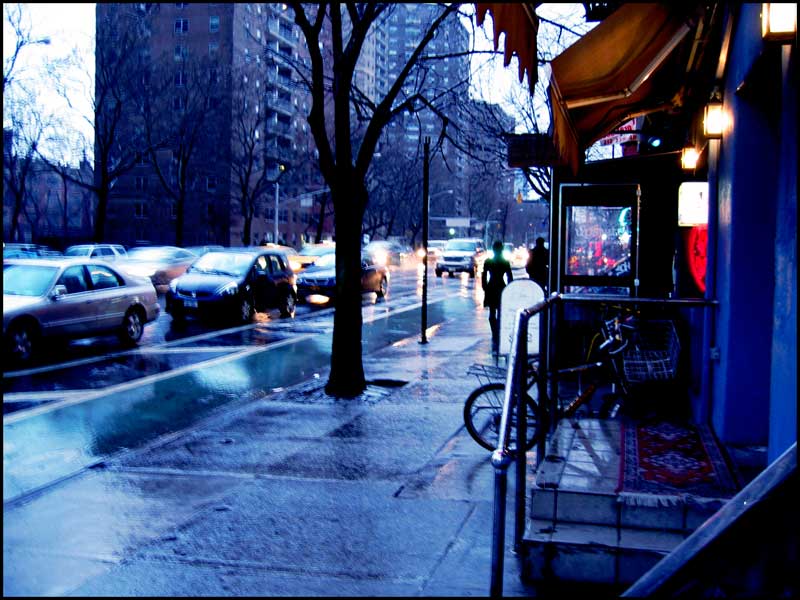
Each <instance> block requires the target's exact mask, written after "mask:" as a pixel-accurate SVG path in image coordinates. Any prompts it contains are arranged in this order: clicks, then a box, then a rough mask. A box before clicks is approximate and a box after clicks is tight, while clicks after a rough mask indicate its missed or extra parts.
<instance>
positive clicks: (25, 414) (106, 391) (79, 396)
mask: <svg viewBox="0 0 800 600" xmlns="http://www.w3.org/2000/svg"><path fill="white" fill-rule="evenodd" d="M446 299H447V297H444V298H438V299H436V300H433V301H429V302H428V304H435V303H438V302H442V301H444V300H446ZM421 305H422V303H421V302H420V303H419V304H415V305H412V306H407V307H404V308H400V309H397V310H387V311H385V312H383V313H381V314H379V315H373V316H372V317H368V318H367V319H365V320H364V322H365V323H371V322H374V321H377V320H378V319H384V318H388V317H389V316H391V315H395V314H400V313H404V312H408V311H410V310H413V309H415V308H417V307H418V306H421ZM318 335H321V334H320V333H307V334H300V335H297V336H293V337H291V338H286V339H284V340H279V341H277V342H273V343H272V344H267V345H265V346H256V347H253V346H247V347H246V349H245V350H242V351H240V352H232V353H230V354H226V355H225V356H219V357H217V358H212V359H210V360H207V361H202V362H199V363H194V364H191V365H185V366H183V367H178V368H177V369H172V370H170V371H165V372H164V373H158V374H156V375H148V376H145V377H141V378H138V379H133V380H131V381H126V382H124V383H120V384H118V385H115V386H111V387H107V388H103V389H102V390H87V391H85V392H75V391H74V390H71V391H70V392H67V393H68V395H70V396H76V397H75V398H65V399H63V400H61V401H54V402H51V403H50V404H47V405H46V406H40V407H37V408H32V409H30V410H25V411H20V412H15V413H12V414H10V415H7V416H4V417H3V425H4V426H5V425H10V424H13V423H19V422H22V421H25V420H27V419H30V418H33V417H36V416H39V415H43V414H47V413H50V412H54V411H56V410H59V409H61V408H65V407H68V406H72V405H75V404H81V403H83V402H88V401H90V400H94V399H96V398H100V397H103V396H108V395H111V394H116V393H119V392H123V391H127V390H130V389H134V388H137V387H141V386H145V385H149V384H152V383H156V382H158V381H163V380H165V379H169V378H171V377H177V376H179V375H183V374H185V373H188V372H191V371H195V370H198V369H201V368H203V369H205V368H208V367H212V366H216V365H219V364H223V363H227V362H231V361H233V360H236V359H239V358H244V357H246V356H250V355H253V354H258V353H261V352H267V351H269V350H273V349H275V348H280V347H282V346H287V345H289V344H294V343H296V342H300V341H303V340H307V339H310V338H313V337H317V336H318ZM153 348H154V350H157V348H158V347H153ZM162 348H163V347H162ZM29 393H30V394H40V393H42V392H18V393H16V394H4V399H5V398H6V397H11V398H17V399H19V398H21V397H22V394H29Z"/></svg>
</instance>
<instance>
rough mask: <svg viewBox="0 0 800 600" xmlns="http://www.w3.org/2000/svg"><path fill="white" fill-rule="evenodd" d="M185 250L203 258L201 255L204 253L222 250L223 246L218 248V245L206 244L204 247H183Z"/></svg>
mask: <svg viewBox="0 0 800 600" xmlns="http://www.w3.org/2000/svg"><path fill="white" fill-rule="evenodd" d="M185 248H186V250H188V251H189V252H192V253H194V254H196V255H197V256H203V254H205V253H206V252H211V251H212V250H224V249H225V246H220V245H219V244H208V245H205V246H185Z"/></svg>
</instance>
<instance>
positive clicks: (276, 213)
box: [272, 163, 286, 244]
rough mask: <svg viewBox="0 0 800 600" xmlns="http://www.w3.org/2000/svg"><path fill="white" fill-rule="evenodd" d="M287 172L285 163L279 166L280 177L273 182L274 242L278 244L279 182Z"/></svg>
mask: <svg viewBox="0 0 800 600" xmlns="http://www.w3.org/2000/svg"><path fill="white" fill-rule="evenodd" d="M285 172H286V165H284V164H283V163H280V164H278V175H277V177H275V180H274V181H273V182H272V183H274V184H275V239H274V240H273V241H274V242H275V243H276V244H277V243H278V210H279V205H280V194H281V184H280V183H278V181H279V180H280V178H281V175H283V174H284V173H285Z"/></svg>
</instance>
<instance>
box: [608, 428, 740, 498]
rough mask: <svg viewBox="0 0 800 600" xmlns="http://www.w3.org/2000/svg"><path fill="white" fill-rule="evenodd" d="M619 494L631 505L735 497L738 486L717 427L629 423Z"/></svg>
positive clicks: (622, 452) (623, 445)
mask: <svg viewBox="0 0 800 600" xmlns="http://www.w3.org/2000/svg"><path fill="white" fill-rule="evenodd" d="M620 455H621V459H620V476H619V485H618V487H617V493H618V494H619V497H620V499H621V500H622V501H623V502H625V503H626V504H632V505H644V506H658V505H663V506H669V505H676V504H684V503H686V502H687V501H694V502H704V501H706V500H708V501H711V500H713V499H721V500H724V499H728V498H732V497H733V496H734V495H735V494H736V492H737V491H738V486H737V485H736V482H735V480H734V477H733V475H732V474H731V470H730V467H729V466H728V463H727V462H726V460H725V457H724V455H723V453H722V450H721V449H720V447H719V445H718V443H717V440H716V437H715V436H714V433H713V432H712V431H711V429H710V428H709V427H707V426H705V425H684V424H680V425H678V424H675V423H671V422H668V421H661V420H651V421H643V422H638V423H623V424H622V436H621V448H620Z"/></svg>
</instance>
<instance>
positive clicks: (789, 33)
mask: <svg viewBox="0 0 800 600" xmlns="http://www.w3.org/2000/svg"><path fill="white" fill-rule="evenodd" d="M796 36H797V4H795V3H783V2H768V3H765V4H762V5H761V37H762V38H763V39H764V40H765V41H768V42H781V43H787V42H791V41H792V40H794V39H795V38H796Z"/></svg>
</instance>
